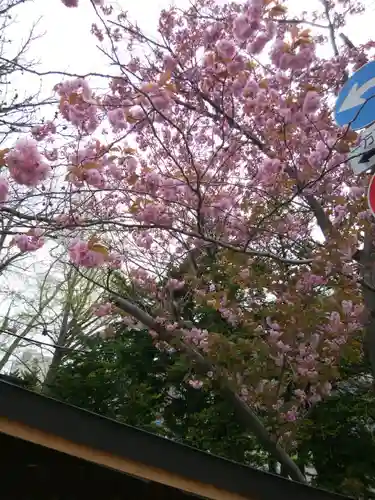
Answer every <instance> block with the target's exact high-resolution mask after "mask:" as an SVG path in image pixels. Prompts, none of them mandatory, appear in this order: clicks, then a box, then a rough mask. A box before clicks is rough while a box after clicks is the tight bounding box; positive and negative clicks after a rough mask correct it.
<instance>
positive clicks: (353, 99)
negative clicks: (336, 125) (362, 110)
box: [340, 78, 375, 113]
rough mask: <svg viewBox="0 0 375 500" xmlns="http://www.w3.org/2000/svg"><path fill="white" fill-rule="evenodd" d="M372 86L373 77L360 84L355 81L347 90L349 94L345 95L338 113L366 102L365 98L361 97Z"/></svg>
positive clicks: (374, 82) (374, 85)
mask: <svg viewBox="0 0 375 500" xmlns="http://www.w3.org/2000/svg"><path fill="white" fill-rule="evenodd" d="M372 87H375V78H371V80H368V81H367V82H366V83H364V84H363V85H361V86H359V85H358V83H355V84H354V85H353V87H352V88H351V89H350V90H349V94H348V95H347V96H346V97H345V99H344V102H343V103H342V104H341V107H340V113H341V112H342V111H347V110H348V109H352V108H356V107H358V106H362V105H363V104H364V103H365V102H366V99H364V98H363V97H362V96H363V94H364V93H365V92H367V91H368V90H369V89H371V88H372Z"/></svg>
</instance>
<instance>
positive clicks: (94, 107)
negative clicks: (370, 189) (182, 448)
mask: <svg viewBox="0 0 375 500" xmlns="http://www.w3.org/2000/svg"><path fill="white" fill-rule="evenodd" d="M63 3H64V4H65V5H66V6H67V7H78V4H79V2H78V1H68V0H64V1H63ZM91 3H92V6H93V9H95V12H96V14H97V18H98V22H97V24H96V25H94V26H93V27H92V32H93V35H94V36H95V37H96V39H97V40H98V41H99V42H100V43H101V50H102V51H103V52H105V53H106V54H107V56H108V60H109V62H110V66H111V68H112V74H109V73H105V72H103V73H101V72H98V73H97V74H95V75H91V77H95V78H101V79H102V80H103V81H104V82H106V85H107V87H106V91H105V92H104V91H103V90H98V91H95V89H94V86H93V85H90V81H91V80H90V75H86V76H85V75H70V76H69V79H64V80H63V81H61V82H60V83H57V85H56V87H55V91H56V94H57V97H58V99H59V110H58V113H59V117H60V122H59V123H60V125H59V126H65V127H68V128H69V130H71V131H74V134H75V135H74V137H71V139H70V140H67V141H66V142H64V143H63V145H61V144H60V143H58V141H57V140H56V143H55V145H53V140H54V137H55V130H56V125H55V124H54V123H52V122H45V123H44V124H43V125H41V126H38V127H36V128H34V129H33V135H34V139H32V138H22V139H20V140H19V141H18V142H17V143H16V144H15V145H14V147H13V148H12V149H11V150H10V151H9V152H6V153H5V154H4V163H5V166H6V167H7V169H8V174H9V175H7V176H6V177H3V178H2V180H1V186H2V188H1V189H2V193H3V194H2V206H1V207H0V212H1V213H2V214H11V215H12V216H13V217H15V218H16V219H17V220H18V221H19V223H20V224H21V225H22V224H24V223H25V222H26V221H28V222H29V223H32V224H33V227H32V229H31V230H30V231H29V232H28V233H24V234H22V235H20V236H17V237H16V239H15V245H17V246H18V248H19V249H20V250H21V251H24V252H25V251H36V250H37V249H38V248H40V247H41V246H42V245H43V244H44V241H45V240H48V238H49V237H53V238H54V239H57V240H58V241H59V242H61V244H62V245H64V246H65V247H66V252H67V254H68V256H69V258H70V261H71V263H72V265H73V266H74V267H76V268H77V269H78V270H79V271H80V272H81V273H82V274H83V275H84V274H85V272H86V271H85V269H91V268H96V267H99V268H102V269H103V272H105V273H107V277H108V279H107V281H106V285H104V288H105V289H106V291H107V292H108V295H109V298H110V301H109V302H108V303H105V304H103V307H102V309H101V310H102V311H105V312H107V313H108V314H113V315H119V314H120V315H123V316H124V320H125V321H127V322H128V323H129V324H132V323H133V322H140V323H142V324H143V325H145V326H146V327H147V329H148V331H149V333H150V335H151V336H152V337H153V338H154V340H155V343H156V344H157V345H158V346H159V348H160V349H165V348H173V349H176V350H178V351H179V352H181V354H182V355H185V356H186V357H187V358H188V359H189V360H190V361H191V365H192V367H194V372H195V376H194V377H193V378H192V379H191V380H190V384H191V385H192V386H194V387H195V388H197V389H199V388H200V387H201V386H202V385H203V384H213V385H215V386H216V387H219V388H220V390H221V392H222V394H223V395H224V396H225V397H226V399H227V400H228V401H230V402H231V403H232V405H233V407H234V408H235V410H236V413H237V415H238V417H239V418H240V419H241V421H242V422H243V423H244V424H245V425H246V426H248V427H249V429H250V430H251V431H252V432H253V433H254V434H255V435H256V436H257V438H258V439H259V441H260V442H261V443H262V444H263V446H264V448H265V449H266V450H267V451H268V452H269V453H270V454H272V455H273V456H274V457H275V459H276V460H278V461H279V462H280V463H281V464H282V469H283V471H284V473H285V474H286V475H287V476H290V477H291V478H293V479H295V480H298V481H305V478H304V476H303V474H302V473H301V471H300V470H299V469H298V467H297V466H296V464H295V463H294V461H293V460H292V459H291V457H290V455H291V454H292V453H293V450H294V449H295V429H296V428H297V425H298V422H299V421H300V420H301V419H303V418H304V417H305V416H306V415H307V414H308V412H309V410H310V408H311V407H312V406H313V405H314V404H315V403H316V402H318V401H320V400H321V399H322V398H325V397H328V396H329V395H330V393H331V390H332V385H333V383H334V382H335V381H336V380H337V379H338V378H339V377H340V373H339V369H338V367H339V362H340V359H341V358H342V356H345V355H346V353H347V352H348V351H351V350H353V349H356V348H357V347H358V339H359V338H360V339H362V337H364V342H363V347H364V352H365V355H366V356H367V358H368V360H369V362H370V363H371V365H372V369H373V372H375V336H374V331H375V330H374V321H375V319H374V318H375V283H374V282H373V278H372V276H373V271H374V260H373V254H374V252H375V247H374V245H375V243H374V234H373V232H374V227H375V226H374V224H373V220H372V216H371V214H369V211H368V210H367V206H366V199H365V196H364V193H365V188H366V184H367V176H366V175H362V176H361V177H358V176H357V177H354V175H353V173H352V172H351V169H350V167H349V164H348V159H349V158H350V150H351V148H352V147H353V146H354V145H355V144H356V143H357V141H358V136H357V134H356V133H354V132H353V131H351V130H350V128H349V127H345V128H342V127H341V128H340V127H337V125H336V124H335V123H334V120H333V117H332V107H333V103H334V101H335V96H336V95H337V92H338V90H339V89H340V88H341V86H342V85H343V84H344V82H345V81H346V79H347V78H348V75H349V74H350V73H351V72H352V71H354V70H356V69H358V68H360V67H361V66H362V65H363V64H365V63H366V62H367V61H369V60H370V59H371V58H372V57H373V54H374V47H375V42H373V41H368V43H366V44H364V45H356V44H355V43H354V42H353V41H351V40H349V39H348V37H347V36H346V34H345V25H346V19H347V18H348V16H355V15H357V14H359V13H361V12H363V6H362V5H361V4H360V3H359V2H356V1H354V0H322V1H321V2H320V10H317V11H314V12H305V13H303V14H302V15H301V17H294V15H293V14H289V12H288V2H287V1H285V2H276V1H273V0H249V1H248V2H245V3H240V2H238V3H235V2H233V3H229V2H228V3H223V2H215V1H213V0H197V1H195V2H194V3H193V4H191V5H189V6H188V7H187V8H186V9H185V10H183V9H179V8H177V7H171V8H170V9H168V10H164V11H162V13H161V15H160V20H159V25H158V36H157V37H152V36H149V35H148V34H147V33H145V32H143V31H142V29H141V28H140V27H139V26H138V24H137V23H133V22H132V21H131V20H130V19H129V16H128V15H127V14H126V13H125V12H115V10H114V9H113V8H112V7H110V6H106V5H105V2H99V1H94V0H93V1H92V2H91ZM328 44H329V45H330V50H331V53H330V54H329V55H325V56H322V55H320V52H321V50H320V49H321V48H322V47H325V48H327V46H328ZM101 87H103V86H101ZM52 146H53V147H52ZM51 178H53V179H54V184H53V187H52V183H51V181H50V180H49V179H51ZM14 185H18V186H20V185H21V186H24V189H25V190H26V191H27V192H28V193H29V192H30V190H31V191H33V190H34V192H35V190H38V192H40V193H42V195H41V198H40V199H41V200H44V201H42V204H43V210H41V211H39V212H38V214H37V215H35V207H32V206H26V207H25V206H24V205H23V204H22V203H20V204H19V205H18V207H17V208H15V207H13V206H12V205H10V204H9V202H8V192H9V190H10V189H11V187H12V186H14ZM46 186H48V187H46ZM43 193H44V194H43ZM33 210H34V212H33ZM206 258H208V259H209V261H207V260H205V259H206ZM202 263H204V264H202ZM181 269H183V271H182V272H177V274H176V270H180V271H181ZM172 271H173V272H172ZM119 273H120V274H121V275H123V276H124V280H125V281H126V283H127V287H128V288H127V289H128V290H129V292H127V294H125V295H126V296H124V295H123V294H121V293H118V292H116V289H115V288H114V287H113V279H112V278H113V276H117V275H118V274H119ZM173 275H174V276H177V277H173ZM181 294H189V300H192V301H193V303H194V304H195V305H201V304H205V305H206V306H208V307H210V308H212V309H213V310H215V311H217V312H218V313H220V315H221V316H222V317H223V318H225V320H226V322H227V324H228V325H230V326H231V328H232V330H234V331H235V332H236V334H233V335H225V334H223V333H217V332H214V331H210V329H209V328H205V329H202V328H200V325H199V317H198V316H193V317H192V318H191V319H190V320H189V321H185V318H184V317H183V315H181V313H180V311H179V308H178V307H176V304H177V306H178V300H177V301H176V300H175V299H176V296H180V297H181ZM356 346H357V347H356ZM265 409H267V410H268V411H269V413H270V415H273V420H272V422H270V423H267V424H264V423H263V422H261V420H260V419H259V418H258V416H257V411H259V410H262V411H264V410H265Z"/></svg>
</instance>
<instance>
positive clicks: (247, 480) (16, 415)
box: [0, 380, 345, 500]
mask: <svg viewBox="0 0 375 500" xmlns="http://www.w3.org/2000/svg"><path fill="white" fill-rule="evenodd" d="M0 417H5V418H7V419H9V420H14V421H16V422H19V423H22V424H24V425H27V426H29V427H32V428H35V429H38V430H40V431H44V432H47V433H50V434H54V435H56V436H60V437H61V438H64V439H66V440H69V441H71V442H74V443H76V444H81V445H84V446H88V447H91V448H94V449H97V450H101V451H104V452H107V453H110V454H113V455H117V456H120V457H123V458H126V459H129V460H133V461H136V462H140V463H143V464H144V465H148V466H150V467H155V468H158V469H163V470H165V471H167V472H170V473H172V474H177V475H180V476H183V477H185V478H188V479H191V480H193V481H199V482H201V483H205V484H211V485H213V486H216V487H217V488H219V489H223V490H226V491H229V492H232V493H237V494H238V495H243V496H247V497H249V498H254V499H256V500H274V498H275V494H276V493H277V495H276V496H277V498H278V500H302V499H303V500H340V499H341V500H343V499H344V498H345V497H342V496H340V495H336V494H333V493H329V492H326V491H323V490H319V489H316V488H312V487H310V486H307V485H303V484H299V483H295V482H293V481H289V480H287V479H284V478H281V477H280V476H276V475H273V474H270V473H267V472H263V471H260V470H257V469H254V468H251V467H246V466H244V465H240V464H236V463H234V462H231V461H229V460H225V459H222V458H219V457H216V456H214V455H209V454H207V453H204V452H201V451H198V450H196V449H194V448H190V447H188V446H184V445H181V444H178V443H176V442H174V441H170V440H168V439H164V438H162V437H159V436H156V435H153V434H150V433H148V432H145V431H141V430H139V429H136V428H133V427H130V426H127V425H124V424H120V423H119V422H116V421H114V420H110V419H108V418H105V417H102V416H100V415H96V414H95V413H91V412H89V411H86V410H82V409H80V408H76V407H74V406H71V405H67V404H65V403H62V402H60V401H57V400H55V399H52V398H47V397H45V396H42V395H40V394H37V393H35V392H32V391H30V390H26V389H24V388H22V387H19V386H16V385H13V384H11V383H9V382H6V381H3V380H0Z"/></svg>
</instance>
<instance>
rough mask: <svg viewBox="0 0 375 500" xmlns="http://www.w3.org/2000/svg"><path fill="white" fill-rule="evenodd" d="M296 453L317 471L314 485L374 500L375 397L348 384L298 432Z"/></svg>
mask: <svg viewBox="0 0 375 500" xmlns="http://www.w3.org/2000/svg"><path fill="white" fill-rule="evenodd" d="M299 453H300V455H301V457H305V460H308V461H310V463H312V464H313V466H314V468H315V469H316V472H317V476H316V478H315V480H314V482H315V483H316V484H317V485H318V486H321V487H323V488H326V489H329V490H333V491H336V492H338V493H342V494H346V495H353V496H355V497H356V498H367V499H369V498H375V494H372V496H371V495H370V492H371V490H373V489H374V488H375V395H374V393H373V389H372V388H371V387H368V384H365V383H364V382H362V383H359V384H356V385H354V384H353V383H349V382H348V383H347V384H346V386H345V387H343V388H342V389H340V390H339V391H338V392H337V394H336V395H335V396H332V397H331V398H330V399H328V400H327V401H324V402H322V403H320V404H319V405H317V406H316V407H315V408H314V409H313V411H312V412H311V414H310V416H309V418H308V419H307V420H305V421H304V422H303V424H302V426H301V428H300V446H299Z"/></svg>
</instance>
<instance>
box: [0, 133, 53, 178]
mask: <svg viewBox="0 0 375 500" xmlns="http://www.w3.org/2000/svg"><path fill="white" fill-rule="evenodd" d="M6 161H7V163H8V167H9V173H10V175H11V177H12V178H13V179H14V180H15V181H16V182H17V183H18V184H24V185H25V186H29V187H33V186H36V185H38V184H39V183H41V182H43V181H44V180H46V179H47V177H48V176H49V175H50V173H51V167H50V165H49V164H48V163H47V162H46V161H44V159H43V157H42V155H41V154H40V152H39V151H38V148H37V143H36V141H35V140H34V139H30V138H23V139H19V140H18V141H17V142H16V144H15V146H14V148H13V149H11V150H10V151H9V153H8V154H7V155H6Z"/></svg>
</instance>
